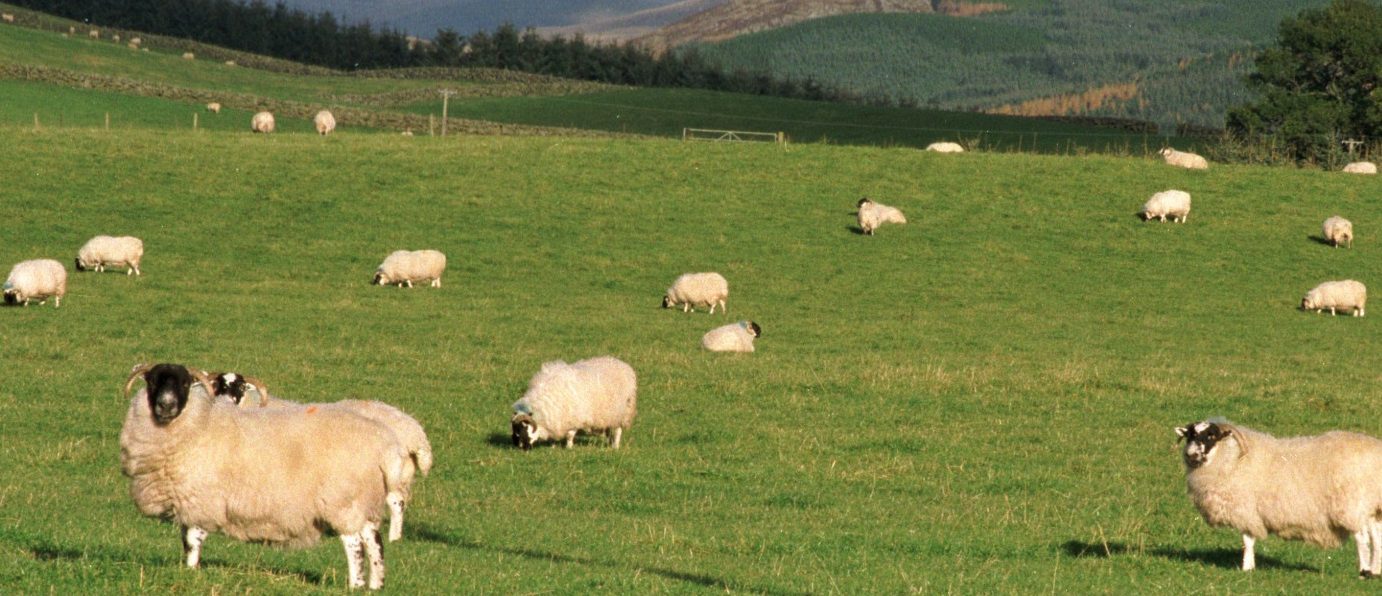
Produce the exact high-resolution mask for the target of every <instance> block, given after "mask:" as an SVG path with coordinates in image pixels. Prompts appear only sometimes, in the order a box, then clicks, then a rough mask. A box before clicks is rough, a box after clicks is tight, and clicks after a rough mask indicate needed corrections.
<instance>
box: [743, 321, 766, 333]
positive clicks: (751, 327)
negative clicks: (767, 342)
mask: <svg viewBox="0 0 1382 596" xmlns="http://www.w3.org/2000/svg"><path fill="white" fill-rule="evenodd" d="M744 329H747V330H748V332H749V333H750V334H752V335H753V336H754V337H758V336H761V335H763V328H762V327H759V326H758V323H755V322H753V321H748V324H747V325H745V326H744Z"/></svg>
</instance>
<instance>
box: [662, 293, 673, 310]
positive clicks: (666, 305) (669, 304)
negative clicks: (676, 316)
mask: <svg viewBox="0 0 1382 596" xmlns="http://www.w3.org/2000/svg"><path fill="white" fill-rule="evenodd" d="M673 306H676V305H675V304H673V303H672V299H671V298H668V297H667V296H663V297H662V308H672V307H673Z"/></svg>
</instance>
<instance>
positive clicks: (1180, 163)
mask: <svg viewBox="0 0 1382 596" xmlns="http://www.w3.org/2000/svg"><path fill="white" fill-rule="evenodd" d="M1161 157H1163V158H1165V159H1166V163H1168V164H1171V165H1173V166H1177V167H1181V168H1186V169H1190V170H1204V169H1208V168H1209V162H1208V161H1206V160H1205V158H1203V157H1200V156H1199V155H1196V154H1194V153H1188V152H1185V151H1176V150H1175V149H1172V148H1170V147H1166V148H1165V149H1162V150H1161Z"/></svg>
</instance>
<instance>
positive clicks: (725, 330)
mask: <svg viewBox="0 0 1382 596" xmlns="http://www.w3.org/2000/svg"><path fill="white" fill-rule="evenodd" d="M762 334H763V328H762V327H759V326H758V323H755V322H753V321H739V322H738V323H730V324H729V325H725V326H723V327H716V328H714V329H711V330H710V331H707V332H706V333H705V335H704V336H702V337H701V347H703V348H705V349H707V350H710V351H711V352H752V351H753V340H754V339H755V338H757V337H758V336H760V335H762Z"/></svg>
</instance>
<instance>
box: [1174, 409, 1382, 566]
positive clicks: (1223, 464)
mask: <svg viewBox="0 0 1382 596" xmlns="http://www.w3.org/2000/svg"><path fill="white" fill-rule="evenodd" d="M1176 434H1177V435H1179V436H1180V438H1182V439H1185V447H1184V450H1183V452H1182V458H1183V459H1184V461H1185V484H1186V489H1187V491H1188V492H1189V493H1190V500H1191V501H1193V502H1194V503H1195V508H1196V509H1198V510H1199V512H1200V515H1201V516H1203V517H1204V520H1205V521H1206V522H1208V523H1209V525H1211V526H1214V527H1229V528H1233V529H1235V530H1237V531H1238V532H1240V533H1241V534H1242V535H1243V565H1242V569H1243V570H1244V571H1251V570H1252V569H1253V568H1255V567H1256V566H1257V562H1256V557H1255V553H1254V551H1253V547H1254V545H1255V544H1256V542H1257V541H1258V540H1261V539H1262V538H1265V537H1266V536H1267V535H1269V534H1275V535H1277V536H1280V537H1282V538H1285V539H1288V540H1305V541H1307V542H1310V543H1312V544H1316V545H1319V546H1322V547H1326V548H1334V547H1337V546H1339V545H1340V544H1341V543H1343V542H1344V541H1345V540H1347V539H1348V537H1349V536H1350V535H1352V536H1353V539H1354V540H1355V541H1356V542H1357V545H1358V570H1359V574H1360V575H1361V576H1362V577H1365V578H1366V577H1372V576H1376V575H1378V572H1379V571H1382V517H1379V516H1382V474H1378V470H1382V441H1379V440H1377V439H1375V438H1373V437H1370V436H1367V435H1363V434H1358V433H1352V432H1344V431H1333V432H1328V433H1325V434H1322V435H1316V436H1309V437H1290V438H1276V437H1273V436H1271V435H1268V434H1266V433H1262V432H1258V431H1255V430H1252V429H1250V428H1246V427H1243V426H1238V425H1235V424H1232V423H1230V422H1227V421H1224V420H1217V419H1216V420H1206V421H1203V422H1198V423H1194V424H1189V425H1186V426H1184V427H1181V428H1177V429H1176Z"/></svg>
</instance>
